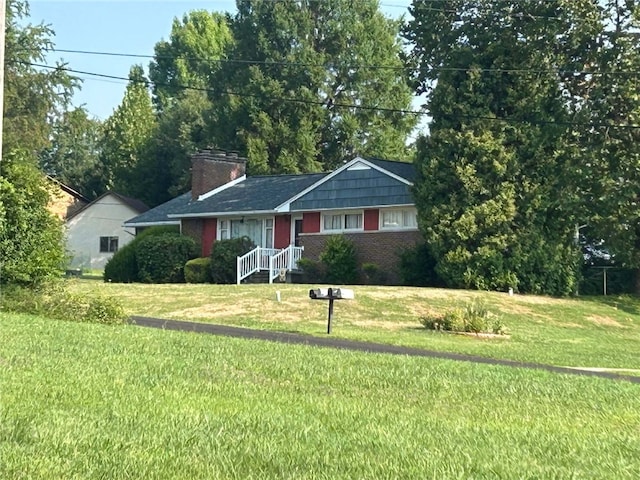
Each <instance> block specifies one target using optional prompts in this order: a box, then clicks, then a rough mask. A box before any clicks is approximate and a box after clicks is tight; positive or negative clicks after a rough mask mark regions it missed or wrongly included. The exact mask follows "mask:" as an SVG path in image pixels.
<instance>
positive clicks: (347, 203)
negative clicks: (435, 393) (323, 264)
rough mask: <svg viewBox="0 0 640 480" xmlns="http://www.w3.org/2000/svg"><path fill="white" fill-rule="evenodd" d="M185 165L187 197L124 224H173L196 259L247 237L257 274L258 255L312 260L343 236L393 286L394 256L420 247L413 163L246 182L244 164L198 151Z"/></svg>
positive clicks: (355, 163)
mask: <svg viewBox="0 0 640 480" xmlns="http://www.w3.org/2000/svg"><path fill="white" fill-rule="evenodd" d="M192 160H193V168H192V172H193V179H192V185H193V190H192V191H191V195H189V194H184V195H182V196H180V197H178V198H176V199H174V200H171V201H170V202H167V203H165V204H163V205H160V206H159V207H156V208H155V209H152V210H149V211H148V212H146V213H144V214H142V215H140V216H138V217H135V218H132V219H130V220H127V222H125V225H126V226H128V227H136V228H140V227H144V226H149V225H152V224H162V223H166V222H169V221H179V222H180V225H181V231H182V232H183V233H185V234H188V235H190V236H193V237H194V238H197V239H198V240H199V241H200V242H201V244H202V256H207V255H209V254H210V252H211V247H212V245H213V243H214V242H215V241H216V240H221V239H227V238H236V237H241V236H247V237H249V238H251V240H253V242H254V243H255V244H256V245H258V246H260V247H262V248H263V251H262V252H261V253H260V252H258V254H261V255H262V256H263V258H262V259H261V260H260V259H258V260H257V262H258V264H260V263H262V267H259V266H258V267H256V268H258V269H260V268H265V267H264V266H265V265H266V264H269V262H268V261H265V259H264V255H268V256H273V255H275V252H277V251H279V250H281V249H287V248H288V247H290V246H291V251H292V252H293V250H294V247H300V248H299V249H295V250H296V251H297V252H299V250H302V249H304V250H303V251H304V257H306V258H311V259H316V260H317V259H318V257H319V255H320V253H321V252H322V250H323V249H324V245H325V242H326V240H327V239H328V238H329V237H330V236H331V235H335V234H344V235H345V236H347V237H348V238H349V239H351V240H352V241H353V242H354V244H355V246H356V251H357V256H358V260H359V262H360V263H361V264H362V263H374V264H376V265H377V266H378V267H379V268H381V269H382V270H383V271H384V272H385V273H386V274H387V277H388V279H389V281H390V282H392V283H397V282H398V281H399V275H398V271H397V264H398V255H397V254H398V253H399V252H400V251H401V250H402V249H404V248H406V247H409V246H413V245H415V244H416V243H417V242H419V241H420V238H421V237H420V233H419V231H418V226H417V220H416V216H417V215H416V209H415V206H414V203H413V199H412V197H411V185H412V182H413V179H414V175H415V171H414V167H413V165H412V164H409V163H404V162H394V161H388V160H380V159H371V158H360V157H356V158H354V159H353V160H351V161H349V162H347V163H345V164H344V165H342V166H341V167H340V168H338V169H336V170H334V171H333V172H330V173H314V174H300V175H270V176H248V177H247V176H245V175H244V172H245V163H246V159H244V158H240V157H237V156H236V155H234V154H226V153H224V152H220V151H215V150H204V151H201V152H198V153H197V154H195V155H194V156H193V159H192ZM292 258H293V257H292ZM288 266H290V265H288ZM254 270H255V268H254ZM243 275H244V273H243V274H242V276H243Z"/></svg>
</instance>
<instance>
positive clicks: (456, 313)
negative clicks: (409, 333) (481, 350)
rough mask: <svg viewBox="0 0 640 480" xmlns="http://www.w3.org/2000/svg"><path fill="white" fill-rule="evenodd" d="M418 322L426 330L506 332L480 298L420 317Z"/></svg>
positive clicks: (500, 322) (497, 318)
mask: <svg viewBox="0 0 640 480" xmlns="http://www.w3.org/2000/svg"><path fill="white" fill-rule="evenodd" d="M420 323H422V325H423V326H424V327H425V328H426V329H428V330H442V331H449V332H468V333H495V334H499V335H502V334H504V333H506V328H505V326H504V325H503V324H502V321H501V320H500V318H499V317H498V316H497V315H495V314H493V313H492V312H490V311H489V309H488V308H487V306H486V304H485V303H484V302H483V301H482V300H480V299H474V300H472V301H471V302H469V303H467V304H466V305H464V306H463V307H454V308H451V309H449V310H447V311H446V312H445V313H444V314H443V315H441V316H437V315H436V316H434V315H430V316H426V317H421V318H420Z"/></svg>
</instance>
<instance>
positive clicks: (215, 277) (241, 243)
mask: <svg viewBox="0 0 640 480" xmlns="http://www.w3.org/2000/svg"><path fill="white" fill-rule="evenodd" d="M254 248H256V246H255V244H254V243H253V242H252V241H251V239H250V238H248V237H241V238H231V239H228V240H218V241H216V242H214V244H213V248H212V249H211V280H212V281H213V283H223V284H224V283H236V268H237V258H238V257H240V256H242V255H244V254H245V253H248V252H250V251H251V250H253V249H254Z"/></svg>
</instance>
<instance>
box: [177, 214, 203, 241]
mask: <svg viewBox="0 0 640 480" xmlns="http://www.w3.org/2000/svg"><path fill="white" fill-rule="evenodd" d="M180 228H181V230H180V231H181V232H182V234H183V235H188V236H190V237H191V238H193V239H194V240H195V241H196V242H197V243H198V245H201V243H202V231H203V222H202V220H200V219H195V218H185V219H182V226H181V227H180Z"/></svg>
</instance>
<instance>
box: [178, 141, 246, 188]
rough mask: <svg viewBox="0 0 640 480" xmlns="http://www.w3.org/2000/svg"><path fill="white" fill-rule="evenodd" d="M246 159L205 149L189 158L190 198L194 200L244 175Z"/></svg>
mask: <svg viewBox="0 0 640 480" xmlns="http://www.w3.org/2000/svg"><path fill="white" fill-rule="evenodd" d="M246 162H247V160H246V158H242V157H238V155H236V154H235V153H226V152H223V151H220V150H211V149H205V150H200V151H199V152H196V153H194V154H193V155H192V156H191V198H192V199H193V200H196V199H197V198H198V197H199V196H200V195H202V194H203V193H207V192H209V191H211V190H213V189H214V188H217V187H219V186H221V185H224V184H225V183H228V182H230V181H231V180H235V179H236V178H238V177H241V176H242V175H244V174H245V170H246Z"/></svg>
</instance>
